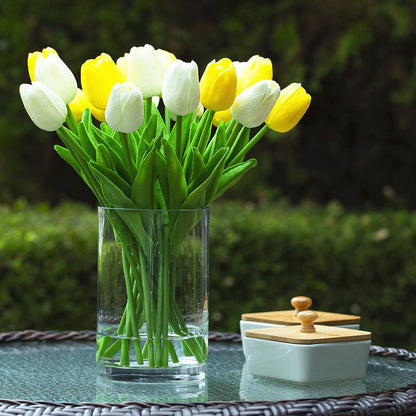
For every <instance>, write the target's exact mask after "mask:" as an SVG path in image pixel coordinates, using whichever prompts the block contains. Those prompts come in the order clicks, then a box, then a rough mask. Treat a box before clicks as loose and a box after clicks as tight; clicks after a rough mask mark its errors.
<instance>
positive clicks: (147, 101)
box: [144, 97, 153, 125]
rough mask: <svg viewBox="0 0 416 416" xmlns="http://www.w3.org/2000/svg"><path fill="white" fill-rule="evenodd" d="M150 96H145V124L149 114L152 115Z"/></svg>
mask: <svg viewBox="0 0 416 416" xmlns="http://www.w3.org/2000/svg"><path fill="white" fill-rule="evenodd" d="M152 105H153V102H152V97H147V98H146V106H145V113H144V122H145V125H146V124H147V123H148V121H149V120H150V116H151V115H152Z"/></svg>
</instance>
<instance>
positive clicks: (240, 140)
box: [227, 127, 250, 164]
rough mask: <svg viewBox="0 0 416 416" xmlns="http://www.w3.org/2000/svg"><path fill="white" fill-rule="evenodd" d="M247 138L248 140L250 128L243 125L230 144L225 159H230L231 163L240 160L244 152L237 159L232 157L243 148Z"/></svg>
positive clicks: (243, 156) (242, 158) (247, 140)
mask: <svg viewBox="0 0 416 416" xmlns="http://www.w3.org/2000/svg"><path fill="white" fill-rule="evenodd" d="M249 140H250V129H249V128H247V127H243V128H242V129H241V130H240V133H239V134H238V136H237V138H236V139H235V141H234V143H233V144H232V147H231V150H230V153H229V155H228V159H227V160H228V161H230V162H231V161H232V163H233V164H235V163H240V162H242V161H243V160H244V158H245V156H246V155H245V154H244V155H241V157H239V158H238V159H239V160H234V158H235V157H236V156H237V155H238V153H239V152H240V151H241V150H242V149H243V148H244V146H245V145H246V144H247V143H248V142H249Z"/></svg>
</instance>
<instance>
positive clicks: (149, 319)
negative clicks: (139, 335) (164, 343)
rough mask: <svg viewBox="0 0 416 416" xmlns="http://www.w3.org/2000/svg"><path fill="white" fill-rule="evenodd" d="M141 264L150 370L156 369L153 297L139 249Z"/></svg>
mask: <svg viewBox="0 0 416 416" xmlns="http://www.w3.org/2000/svg"><path fill="white" fill-rule="evenodd" d="M139 259H140V260H139V262H140V274H141V278H142V287H143V302H144V311H145V315H146V332H147V341H148V360H149V368H154V366H155V357H154V349H153V318H152V309H153V308H152V305H151V303H153V302H152V297H151V293H150V289H149V281H148V278H147V272H146V263H145V261H146V259H145V256H144V254H143V251H142V250H141V249H139Z"/></svg>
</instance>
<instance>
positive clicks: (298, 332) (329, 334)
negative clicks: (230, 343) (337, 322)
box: [244, 311, 371, 344]
mask: <svg viewBox="0 0 416 416" xmlns="http://www.w3.org/2000/svg"><path fill="white" fill-rule="evenodd" d="M298 317H299V320H300V321H301V325H291V326H283V327H278V328H259V329H250V330H247V331H245V333H244V335H245V336H246V337H249V338H258V339H265V340H268V341H277V342H285V343H290V344H327V343H334V342H345V341H363V340H369V339H371V332H367V331H360V330H356V329H347V328H339V327H334V326H327V325H314V322H315V321H317V318H318V314H317V313H316V312H315V311H302V312H299V314H298Z"/></svg>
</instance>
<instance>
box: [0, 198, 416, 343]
mask: <svg viewBox="0 0 416 416" xmlns="http://www.w3.org/2000/svg"><path fill="white" fill-rule="evenodd" d="M0 229H1V230H2V233H1V234H0V283H1V291H0V311H1V313H0V331H5V330H11V329H24V328H36V329H84V328H94V327H95V313H96V300H95V299H96V288H95V285H96V246H97V219H96V211H95V210H94V209H91V208H88V207H86V206H84V205H78V204H73V203H71V204H64V205H61V206H59V207H57V208H53V209H51V208H48V207H47V206H43V205H37V206H27V205H25V204H17V205H15V206H13V207H6V206H1V207H0ZM415 252H416V215H415V214H414V213H411V212H410V213H409V212H407V211H405V210H391V211H365V212H350V211H346V210H344V209H343V207H342V206H341V205H339V204H337V203H333V204H329V205H327V206H313V205H310V204H309V205H308V204H303V205H300V206H298V207H293V206H289V205H285V204H284V203H280V204H275V205H268V206H263V207H254V206H253V205H250V204H246V205H242V204H239V203H230V202H227V203H224V202H223V203H217V204H216V205H214V206H213V207H212V210H211V224H210V326H211V330H220V331H232V332H235V331H238V330H239V328H238V322H239V319H240V315H241V313H242V312H255V311H266V310H277V309H290V308H291V306H290V298H291V297H293V296H295V295H299V294H304V295H308V296H310V297H312V299H313V308H314V309H317V310H327V311H333V312H340V313H353V314H359V315H361V317H362V328H363V329H367V330H370V331H372V333H373V343H375V344H379V345H385V346H393V347H394V346H395V347H403V348H407V349H410V350H416V322H415V319H414V316H415V314H416V302H414V299H413V301H412V294H414V293H416V260H415ZM413 296H414V295H413Z"/></svg>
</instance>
